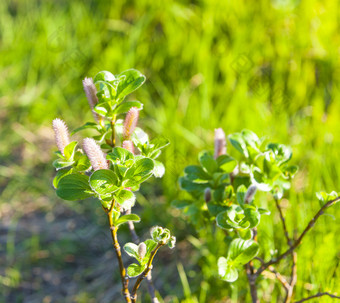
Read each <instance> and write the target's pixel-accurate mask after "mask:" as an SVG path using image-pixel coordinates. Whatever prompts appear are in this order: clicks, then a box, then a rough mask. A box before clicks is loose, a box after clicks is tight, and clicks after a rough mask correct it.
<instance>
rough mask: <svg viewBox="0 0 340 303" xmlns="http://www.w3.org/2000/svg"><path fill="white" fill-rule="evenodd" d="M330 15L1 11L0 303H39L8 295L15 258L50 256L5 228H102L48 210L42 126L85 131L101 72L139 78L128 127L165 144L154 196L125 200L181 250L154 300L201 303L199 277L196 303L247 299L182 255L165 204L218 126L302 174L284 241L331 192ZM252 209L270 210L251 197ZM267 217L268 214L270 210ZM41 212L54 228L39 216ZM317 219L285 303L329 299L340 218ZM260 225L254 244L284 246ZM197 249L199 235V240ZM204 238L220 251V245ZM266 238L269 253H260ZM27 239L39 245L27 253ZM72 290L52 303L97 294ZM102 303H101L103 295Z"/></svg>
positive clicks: (240, 9)
mask: <svg viewBox="0 0 340 303" xmlns="http://www.w3.org/2000/svg"><path fill="white" fill-rule="evenodd" d="M339 5H340V4H339V3H338V1H336V0H329V1H326V2H324V1H320V0H318V1H317V0H309V1H307V0H305V1H293V0H291V1H289V0H281V1H280V0H276V1H274V0H272V1H268V0H261V1H257V2H253V3H249V2H246V1H237V2H236V1H218V0H205V1H203V0H202V1H171V0H169V1H159V2H158V1H151V0H141V1H113V2H107V1H79V0H75V1H62V0H61V1H58V2H56V1H44V2H41V1H36V0H32V1H23V0H17V1H15V0H12V1H9V0H4V1H1V2H0V58H1V60H0V67H1V70H0V73H1V79H2V81H1V82H0V100H1V108H0V131H1V144H0V190H1V198H0V199H1V200H0V216H1V226H2V227H3V229H2V230H1V237H2V239H3V240H1V244H0V245H1V246H0V254H1V257H2V260H3V261H1V262H0V266H1V267H0V271H1V277H3V278H4V277H5V278H6V277H7V278H8V279H7V280H6V279H5V280H4V279H1V280H0V288H1V287H3V288H4V291H3V292H2V291H1V294H2V296H4V299H3V300H4V302H6V296H10V295H12V297H9V298H11V300H12V301H11V302H26V301H27V302H41V300H42V299H41V298H43V297H32V299H30V300H31V301H29V299H27V300H26V301H25V299H24V298H23V297H21V296H19V295H17V296H16V297H15V296H14V297H13V293H15V291H16V290H18V289H19V290H20V289H21V290H22V289H23V290H25V286H24V285H25V281H26V282H27V279H30V278H31V274H30V270H31V269H32V256H31V257H30V256H28V255H27V254H24V253H23V252H24V251H25V247H26V246H27V245H28V247H30V249H31V250H32V251H33V255H34V254H35V252H38V257H37V258H36V259H34V258H33V259H34V260H35V262H37V264H38V265H39V266H41V267H42V268H43V269H44V268H46V266H45V265H44V263H43V262H44V261H40V259H39V251H45V250H46V249H47V250H48V249H50V246H49V245H48V243H49V241H50V240H46V239H44V237H43V236H42V235H39V233H37V232H36V231H34V230H33V231H32V232H31V234H28V235H25V236H27V237H28V240H27V241H28V242H27V243H26V244H24V243H22V242H21V241H18V239H20V237H24V235H23V234H20V233H19V232H18V230H19V231H20V229H18V226H19V227H20V226H21V225H22V224H23V222H25V220H29V218H30V216H29V214H38V215H39V216H38V215H34V216H33V217H31V220H35V219H37V217H38V218H39V217H41V216H47V219H46V220H43V222H42V223H41V224H42V225H43V226H44V228H47V229H48V228H50V229H52V230H53V228H55V225H54V224H57V220H58V216H55V212H56V208H57V207H58V205H60V204H63V205H64V206H63V207H65V208H66V209H70V211H71V212H72V214H73V215H72V216H75V217H77V218H78V217H80V218H83V217H85V218H88V219H89V220H90V222H92V223H91V224H93V226H97V225H98V224H99V225H100V228H102V230H105V220H104V218H103V217H99V219H96V216H95V215H94V214H93V212H92V210H93V209H94V208H95V206H93V205H91V204H89V203H83V204H84V205H81V204H79V203H78V204H74V203H73V204H72V203H67V204H65V202H62V201H60V200H58V199H57V198H56V197H55V194H54V191H53V189H52V188H51V179H52V177H53V174H54V172H53V169H52V167H51V164H50V163H51V158H52V150H53V149H54V146H53V134H52V132H51V129H50V125H51V121H52V119H53V118H55V117H61V118H63V119H64V120H65V121H67V123H68V125H69V126H70V128H75V127H76V126H78V125H80V124H82V123H84V122H86V121H90V119H91V114H90V113H89V111H88V108H87V103H86V100H85V96H84V93H83V91H82V85H81V79H83V78H84V77H85V76H91V75H94V74H95V73H96V72H98V71H99V70H109V71H112V72H113V73H119V72H121V71H122V70H124V69H127V68H137V69H139V70H140V71H142V72H143V73H144V74H145V75H146V76H147V78H148V80H147V82H146V84H145V85H144V86H143V88H142V89H140V90H139V91H138V92H137V94H136V96H135V97H136V98H137V99H139V100H141V101H142V102H144V103H145V107H144V108H145V109H144V111H143V112H144V113H143V114H142V119H141V125H142V126H143V127H145V128H146V129H148V130H149V131H151V133H152V134H153V135H162V136H164V137H167V138H169V139H170V140H171V145H170V147H168V148H167V150H166V152H165V155H164V156H163V160H164V161H165V165H166V168H167V173H166V175H165V177H164V179H163V180H162V181H157V182H156V183H155V182H154V183H153V185H155V186H156V189H157V190H156V192H155V193H152V191H153V189H152V188H153V187H152V185H151V184H150V185H149V186H148V187H147V188H146V189H145V190H144V191H143V193H142V194H141V196H140V197H139V201H140V203H141V204H142V206H143V207H144V210H143V211H142V215H143V220H145V221H146V222H147V224H150V226H151V225H152V224H163V225H168V226H169V227H173V228H174V229H175V234H176V235H178V238H179V239H180V240H181V245H180V246H179V249H178V251H179V252H177V253H176V255H175V256H172V257H169V258H170V259H169V260H170V261H169V264H168V268H171V270H172V271H171V272H172V273H173V276H172V278H171V279H170V281H166V279H165V278H164V281H162V278H160V276H158V278H159V279H160V280H161V282H160V283H159V287H160V288H161V293H162V295H164V297H166V296H165V294H166V293H168V297H167V298H166V299H165V301H166V302H177V301H176V300H179V301H181V300H186V301H183V302H196V301H195V300H196V299H195V298H196V297H197V298H198V299H197V300H201V301H200V302H204V300H205V299H204V294H202V292H200V290H201V289H204V287H202V284H201V282H202V281H203V280H204V279H207V280H208V281H209V282H211V281H214V282H213V284H211V283H210V286H208V288H207V289H208V290H207V298H208V299H206V301H207V302H220V301H219V300H222V298H224V299H225V298H227V297H231V298H232V300H234V301H231V302H236V301H237V298H238V296H240V297H239V298H243V299H244V300H247V299H245V298H248V299H249V297H245V296H247V294H246V293H245V291H246V290H247V288H246V287H247V285H246V283H244V285H243V286H242V285H241V286H238V287H237V286H236V285H231V286H228V285H227V284H226V283H222V282H220V281H217V280H216V279H215V278H214V265H213V264H215V260H216V259H215V258H214V257H213V256H212V255H210V254H208V253H206V255H205V256H204V257H200V255H199V254H198V252H197V250H195V249H194V246H195V245H194V244H193V243H196V242H197V241H196V242H195V240H194V239H192V238H189V240H190V241H188V239H187V236H188V233H187V232H188V231H189V232H190V233H193V236H194V237H195V238H197V237H198V235H197V234H195V233H194V231H193V230H192V229H191V227H190V226H188V225H187V224H186V222H185V220H183V219H182V218H181V217H180V213H179V212H177V211H175V210H172V209H169V207H170V206H169V202H170V201H171V200H172V199H174V198H176V197H177V196H178V185H177V179H178V177H179V176H180V175H181V172H182V170H183V168H184V166H186V165H187V164H188V163H194V162H195V161H196V155H197V153H198V151H199V150H201V149H203V148H208V149H209V148H211V146H212V140H213V130H214V128H216V127H223V129H224V130H225V131H226V132H227V133H230V132H234V131H239V130H241V129H243V128H249V129H251V130H253V131H255V132H256V133H258V134H259V135H261V136H267V137H269V138H274V139H275V141H277V142H282V143H285V144H290V145H291V146H292V147H293V151H294V158H293V162H295V163H297V164H299V165H300V173H299V175H298V176H297V178H296V180H295V182H294V183H295V190H296V192H295V193H294V192H293V191H292V192H290V193H289V195H288V196H287V198H288V200H289V202H290V204H287V207H286V209H285V212H286V214H287V221H288V225H289V226H292V228H291V229H290V231H291V233H292V232H297V233H298V232H299V231H301V230H302V228H303V227H304V225H305V224H306V223H307V222H308V220H309V218H311V217H312V215H313V214H314V213H315V211H316V210H317V208H318V202H317V201H316V199H315V195H314V193H315V192H316V191H319V190H325V191H332V190H336V191H340V189H339V171H340V167H339V165H338V162H339V160H340V156H339V146H340V138H339V136H338V134H339V131H340V127H339V123H338V121H339V114H340V102H339V97H340V93H339V77H340V73H339V71H340V69H339V67H340V62H339V42H340V41H339V40H340V36H339V31H338V23H339V21H338V20H339ZM148 201H151V202H148ZM263 203H264V204H265V203H269V202H267V200H266V199H265V197H264V200H263ZM85 204H86V205H85ZM268 207H269V208H272V209H273V210H274V208H273V205H271V204H269V206H268ZM155 212H156V213H157V216H155ZM49 213H52V214H54V215H53V216H54V217H55V218H52V219H51V218H49V217H48V214H49ZM92 214H93V215H92ZM329 214H330V215H326V216H323V217H322V218H321V219H320V221H319V222H318V224H316V226H315V228H314V230H313V231H312V232H311V233H310V234H309V235H308V236H307V237H306V239H305V240H304V243H303V246H302V247H301V248H300V249H299V260H298V274H299V282H298V284H297V289H296V291H297V295H296V298H300V297H302V296H306V295H308V294H309V293H315V292H317V291H319V290H324V291H330V292H336V291H338V292H339V291H340V290H339V285H340V269H339V268H340V267H339V262H340V240H339V237H337V235H338V234H339V232H340V224H339V223H340V219H339V218H340V210H339V207H338V206H336V207H334V208H333V209H332V210H330V211H329ZM72 216H71V217H72ZM51 222H53V224H52V223H51ZM44 224H45V225H44ZM89 224H90V223H89ZM261 228H262V230H263V234H262V235H263V237H262V238H263V245H266V247H268V249H284V244H283V243H280V240H279V239H281V237H282V230H281V226H280V222H279V220H278V217H274V220H272V219H271V218H268V219H267V220H266V221H263V223H262V227H261ZM11 230H12V232H10V231H11ZM140 232H142V230H140ZM143 232H146V231H145V230H143ZM18 233H19V235H17V234H18ZM63 235H64V234H63ZM64 236H65V235H64ZM201 236H202V237H203V238H204V237H205V236H206V237H209V233H208V231H207V232H206V234H202V235H201ZM56 237H57V236H56ZM215 237H216V239H219V240H221V236H219V235H218V233H217V234H216V235H215ZM259 237H260V239H261V230H260V231H259ZM57 238H58V239H59V238H60V237H57ZM29 239H31V240H29ZM271 239H272V240H274V243H275V246H274V247H273V246H269V241H268V240H271ZM59 240H60V242H57V243H58V244H60V247H64V246H65V247H66V251H68V253H69V254H71V255H75V256H77V255H78V254H79V253H81V252H83V251H84V248H82V247H73V246H74V244H72V241H71V242H70V243H68V242H67V240H66V242H65V241H64V242H63V241H62V238H61V239H59ZM59 240H58V241H59ZM39 241H42V244H41V245H42V246H43V247H42V248H39V247H37V244H34V243H39ZM89 241H90V240H89ZM206 242H207V243H203V246H202V247H200V250H201V252H202V251H205V250H206V248H207V247H209V246H211V247H210V248H211V249H214V243H209V241H208V240H207V241H206ZM28 243H30V244H28ZM77 243H78V242H77ZM25 245H26V246H25ZM54 245H55V246H56V243H54ZM199 245H201V244H198V243H196V246H199ZM55 246H53V247H52V248H51V249H52V250H53V251H55ZM57 246H58V245H57ZM77 248H78V251H77ZM107 248H108V249H109V246H107ZM216 250H217V251H218V249H216ZM186 251H189V252H190V254H191V255H190V254H189V255H186V254H188V253H186ZM102 253H104V251H102ZM218 253H220V254H221V253H223V252H221V251H218ZM55 254H57V255H58V252H57V253H52V257H49V258H48V260H49V262H48V263H52V264H54V261H55V263H56V264H57V265H55V266H57V268H58V271H62V270H63V264H64V267H65V268H67V266H68V265H67V264H68V263H67V264H66V263H63V258H62V257H61V256H59V257H56V258H54V257H53V256H55ZM40 255H41V253H40ZM185 257H186V259H185ZM267 257H268V256H267ZM177 258H178V260H182V261H183V258H184V259H185V260H186V261H185V263H184V264H185V269H186V270H187V279H188V281H189V284H190V291H188V290H187V289H186V288H185V287H184V290H183V289H182V288H183V286H182V283H183V275H181V279H182V280H181V279H180V277H179V275H178V274H176V273H177V266H176V262H177V261H176V260H177ZM190 258H191V262H190V261H188V260H190ZM42 260H43V258H42ZM41 262H42V263H41ZM196 262H197V263H198V265H196ZM95 264H96V263H91V266H92V267H95ZM83 265H84V264H83ZM283 265H285V264H283ZM58 266H59V267H60V268H59V267H58ZM84 266H85V265H84ZM52 267H53V266H52ZM53 268H55V267H53ZM18 276H19V278H18ZM20 276H21V278H20ZM181 281H182V282H181ZM43 282H44V283H48V282H46V281H45V280H44V279H43V278H42V281H40V282H39V281H38V282H37V285H36V289H38V290H41V287H42V286H43V285H44V283H43ZM81 282H82V283H84V284H79V285H86V281H81ZM39 283H40V284H39ZM79 283H80V282H79ZM52 284H53V283H52ZM270 284H271V283H270V282H269V281H267V280H264V281H262V282H261V285H262V286H263V288H262V290H263V291H264V290H266V294H265V297H264V298H265V300H266V302H277V301H278V300H279V299H280V298H281V297H280V295H281V296H282V293H281V292H280V288H279V287H278V286H276V287H274V288H271V287H270V286H269V285H270ZM39 285H40V286H39ZM76 285H77V284H76ZM79 285H78V287H77V286H74V287H75V289H73V290H70V291H69V292H66V294H65V295H64V297H63V298H62V299H55V300H56V302H91V300H95V298H96V297H97V295H98V292H99V291H98V290H95V289H91V290H89V291H87V290H86V287H85V288H81V287H80V286H79ZM183 285H185V283H184V284H183ZM58 287H59V286H55V288H56V289H57V290H59V288H58ZM106 288H107V289H109V288H110V285H106ZM41 292H42V295H44V291H41ZM118 292H119V290H118ZM200 295H201V299H199V297H200ZM248 295H249V294H248ZM0 298H1V295H0ZM14 298H15V299H14ZM97 298H98V297H97ZM101 298H102V299H101V300H102V302H105V300H108V298H110V293H108V294H107V297H106V299H104V298H103V297H101ZM176 298H178V299H176ZM184 298H186V299H184ZM111 299H112V298H111ZM34 300H36V301H34ZM39 300H40V301H39ZM44 300H46V302H49V301H48V300H49V298H47V299H46V297H45V299H44ZM58 300H61V301H58ZM145 300H146V299H145ZM239 300H240V299H239ZM44 302H45V301H44ZM52 302H53V301H52ZM117 302H118V301H117ZM319 302H328V299H320V300H319Z"/></svg>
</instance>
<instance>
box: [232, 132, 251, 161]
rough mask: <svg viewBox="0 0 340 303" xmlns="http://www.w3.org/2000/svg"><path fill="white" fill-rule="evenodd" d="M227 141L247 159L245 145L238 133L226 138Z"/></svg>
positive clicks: (247, 154)
mask: <svg viewBox="0 0 340 303" xmlns="http://www.w3.org/2000/svg"><path fill="white" fill-rule="evenodd" d="M228 139H229V141H230V143H231V144H232V146H234V147H235V148H236V149H237V150H238V151H239V152H240V153H241V154H243V156H245V157H246V158H248V157H249V153H248V150H247V145H246V143H245V141H244V138H243V136H242V134H240V133H234V134H231V135H229V136H228Z"/></svg>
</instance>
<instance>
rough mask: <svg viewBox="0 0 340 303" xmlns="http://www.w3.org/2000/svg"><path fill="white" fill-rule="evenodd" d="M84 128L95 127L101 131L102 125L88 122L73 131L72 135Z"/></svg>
mask: <svg viewBox="0 0 340 303" xmlns="http://www.w3.org/2000/svg"><path fill="white" fill-rule="evenodd" d="M84 129H95V130H97V131H99V132H100V131H101V130H102V127H101V126H100V125H98V124H97V123H94V122H87V123H85V124H84V125H82V126H80V127H78V128H76V129H75V130H74V131H72V132H71V136H73V135H74V134H75V133H77V132H79V131H81V130H84Z"/></svg>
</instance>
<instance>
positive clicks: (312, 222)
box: [255, 197, 340, 277]
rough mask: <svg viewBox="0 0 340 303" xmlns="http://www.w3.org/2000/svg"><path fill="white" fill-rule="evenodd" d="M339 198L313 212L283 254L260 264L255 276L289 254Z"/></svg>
mask: <svg viewBox="0 0 340 303" xmlns="http://www.w3.org/2000/svg"><path fill="white" fill-rule="evenodd" d="M339 200H340V197H338V198H336V199H334V200H331V201H328V202H327V203H326V204H325V205H324V206H322V207H321V208H320V209H319V211H318V212H317V213H316V214H315V216H314V217H313V218H312V219H311V220H310V221H309V223H308V225H307V226H306V228H305V229H304V230H303V232H302V233H301V235H300V237H299V238H298V239H297V240H296V241H295V242H294V243H293V244H292V245H291V246H290V248H289V249H287V250H286V251H285V252H284V253H283V254H281V255H279V256H278V257H277V258H276V259H272V260H270V261H268V262H266V263H264V264H262V265H261V266H260V268H259V269H258V270H257V272H256V273H255V276H256V277H258V276H259V275H260V274H261V273H262V272H263V271H264V270H266V269H267V268H268V267H269V266H270V265H273V264H277V263H279V262H280V261H281V260H282V259H284V258H285V257H287V256H288V255H289V254H291V253H292V251H294V250H295V249H296V248H297V247H298V246H299V245H300V244H301V242H302V239H303V238H304V236H305V235H306V234H307V232H308V231H309V230H310V229H311V228H312V227H313V226H314V224H315V222H316V221H317V220H318V219H319V217H320V216H321V215H322V214H323V213H324V212H325V210H326V209H327V208H329V207H331V206H332V205H333V204H335V203H336V202H338V201H339Z"/></svg>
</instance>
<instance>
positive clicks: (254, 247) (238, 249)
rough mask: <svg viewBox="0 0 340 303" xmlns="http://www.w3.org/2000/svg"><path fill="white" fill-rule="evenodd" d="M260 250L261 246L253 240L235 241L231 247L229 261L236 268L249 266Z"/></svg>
mask: <svg viewBox="0 0 340 303" xmlns="http://www.w3.org/2000/svg"><path fill="white" fill-rule="evenodd" d="M259 250H260V247H259V244H258V243H257V242H255V241H253V240H242V239H239V238H236V239H234V240H233V241H232V242H231V243H230V246H229V250H228V259H230V260H231V261H232V264H234V265H235V266H238V265H244V264H247V263H248V262H249V261H251V260H252V259H253V258H255V257H256V255H257V254H258V252H259Z"/></svg>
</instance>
